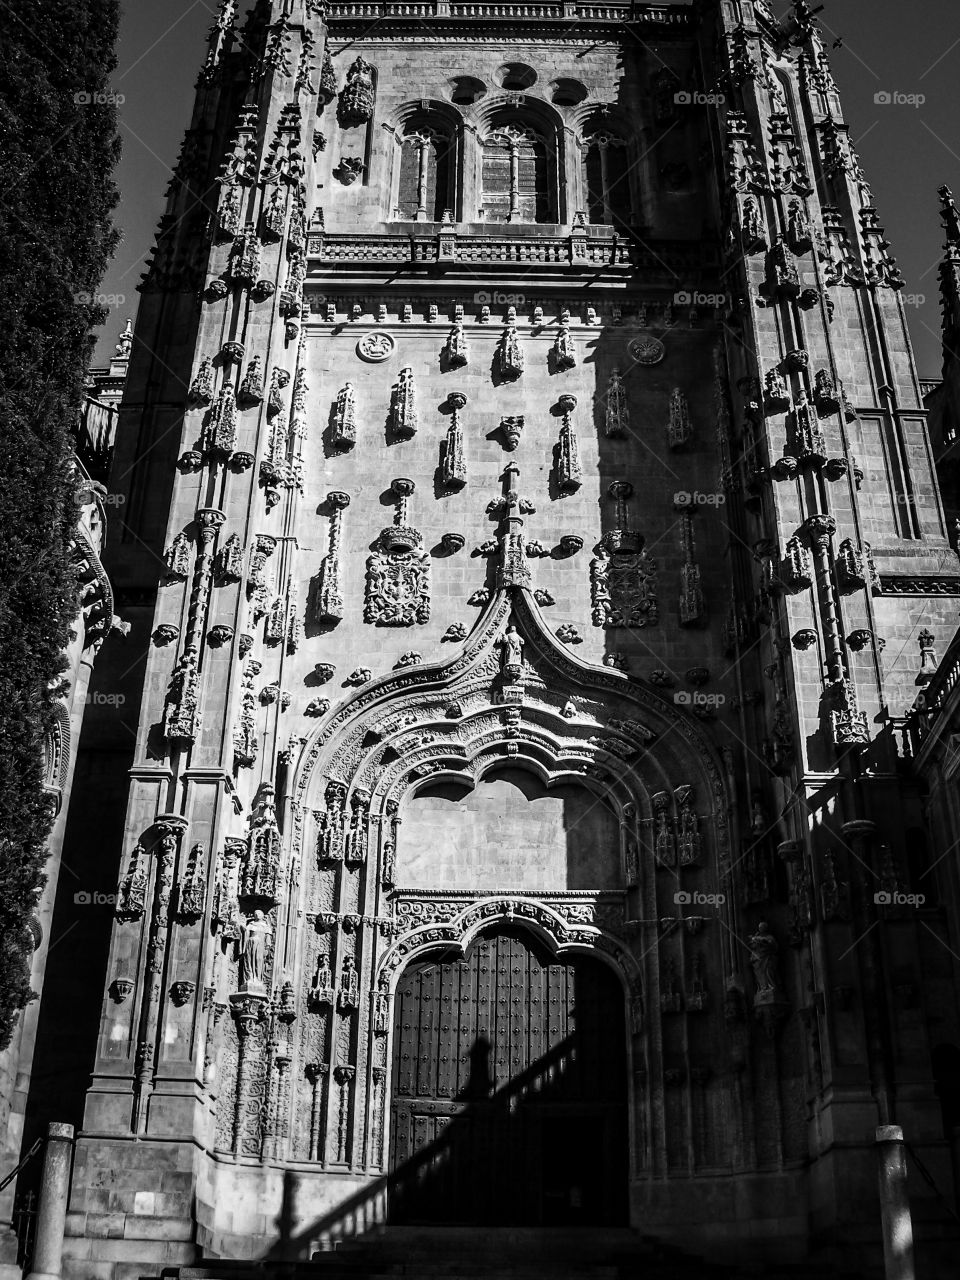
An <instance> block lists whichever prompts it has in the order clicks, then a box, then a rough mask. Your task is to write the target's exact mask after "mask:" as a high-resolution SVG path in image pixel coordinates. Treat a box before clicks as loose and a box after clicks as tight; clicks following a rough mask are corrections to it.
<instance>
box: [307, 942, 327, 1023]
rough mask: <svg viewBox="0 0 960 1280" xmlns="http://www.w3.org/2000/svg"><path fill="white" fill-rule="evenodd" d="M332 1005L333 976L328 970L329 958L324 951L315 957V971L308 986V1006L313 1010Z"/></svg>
mask: <svg viewBox="0 0 960 1280" xmlns="http://www.w3.org/2000/svg"><path fill="white" fill-rule="evenodd" d="M332 1003H333V974H332V972H331V970H330V957H329V956H328V955H327V953H326V952H325V951H321V952H320V954H319V955H318V956H317V971H316V973H315V974H314V975H313V981H312V982H311V984H310V1004H311V1005H312V1006H313V1007H314V1008H315V1009H320V1008H323V1007H324V1006H326V1005H329V1004H332Z"/></svg>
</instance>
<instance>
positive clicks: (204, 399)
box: [188, 356, 213, 408]
mask: <svg viewBox="0 0 960 1280" xmlns="http://www.w3.org/2000/svg"><path fill="white" fill-rule="evenodd" d="M188 399H189V401H190V404H191V405H193V406H195V407H197V408H205V407H206V406H207V405H209V404H210V402H211V400H212V399H213V364H212V362H211V360H210V357H209V356H204V357H203V359H202V360H201V361H200V367H199V369H198V370H197V373H196V376H195V378H194V379H193V382H191V384H190V391H189V395H188Z"/></svg>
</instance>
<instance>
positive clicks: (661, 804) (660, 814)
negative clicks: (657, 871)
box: [651, 791, 677, 867]
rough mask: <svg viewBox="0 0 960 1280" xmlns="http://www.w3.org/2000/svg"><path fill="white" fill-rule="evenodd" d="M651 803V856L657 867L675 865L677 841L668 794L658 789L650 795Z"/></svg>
mask: <svg viewBox="0 0 960 1280" xmlns="http://www.w3.org/2000/svg"><path fill="white" fill-rule="evenodd" d="M651 803H652V804H653V856H654V858H655V859H656V863H657V866H658V867H675V866H676V865H677V842H676V836H675V834H674V828H673V816H672V815H671V813H670V796H669V794H668V793H667V792H666V791H658V792H657V793H656V795H654V796H653V797H652V800H651Z"/></svg>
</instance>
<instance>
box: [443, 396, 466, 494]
mask: <svg viewBox="0 0 960 1280" xmlns="http://www.w3.org/2000/svg"><path fill="white" fill-rule="evenodd" d="M447 403H448V404H449V405H450V414H451V416H450V426H449V428H448V430H447V438H446V441H445V442H444V448H443V460H442V462H441V465H440V476H441V480H442V483H443V486H444V488H446V489H454V490H456V489H462V488H463V486H464V485H465V484H466V483H467V463H466V459H465V458H464V454H463V429H462V428H461V425H460V410H461V409H462V408H463V407H464V405H465V404H466V403H467V397H466V396H465V395H464V394H463V392H462V391H451V393H450V394H449V396H447Z"/></svg>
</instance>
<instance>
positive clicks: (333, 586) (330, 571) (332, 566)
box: [313, 489, 350, 623]
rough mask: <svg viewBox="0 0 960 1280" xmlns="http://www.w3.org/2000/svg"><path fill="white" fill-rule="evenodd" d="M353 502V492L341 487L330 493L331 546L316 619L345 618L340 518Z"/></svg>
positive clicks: (324, 565) (322, 567) (319, 583)
mask: <svg viewBox="0 0 960 1280" xmlns="http://www.w3.org/2000/svg"><path fill="white" fill-rule="evenodd" d="M349 505H350V495H349V494H348V493H342V492H341V491H339V490H336V489H335V490H333V491H332V492H330V493H328V494H327V507H328V508H329V510H330V535H329V537H330V541H329V549H328V551H327V554H326V556H324V559H323V562H322V564H321V565H320V573H319V576H318V580H317V588H316V595H315V597H314V607H313V618H314V621H315V622H321V623H323V622H339V621H340V620H341V619H342V618H343V590H342V587H341V584H340V522H341V519H342V517H343V512H344V511H345V510H346V508H347V507H348V506H349Z"/></svg>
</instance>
